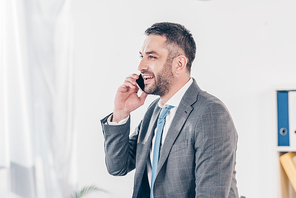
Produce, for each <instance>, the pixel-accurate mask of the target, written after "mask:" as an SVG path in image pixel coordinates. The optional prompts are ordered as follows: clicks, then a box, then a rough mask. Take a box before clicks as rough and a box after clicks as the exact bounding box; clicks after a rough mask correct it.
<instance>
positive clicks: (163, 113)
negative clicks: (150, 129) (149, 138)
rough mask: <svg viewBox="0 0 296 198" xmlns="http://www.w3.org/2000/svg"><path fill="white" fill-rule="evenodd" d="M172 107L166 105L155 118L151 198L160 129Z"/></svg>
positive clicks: (160, 135)
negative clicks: (156, 118)
mask: <svg viewBox="0 0 296 198" xmlns="http://www.w3.org/2000/svg"><path fill="white" fill-rule="evenodd" d="M171 108H173V106H171V105H170V106H168V107H166V108H164V109H162V110H161V112H160V115H159V117H158V120H157V126H156V134H155V140H154V150H153V160H152V177H151V185H150V188H151V190H150V198H153V186H154V180H155V176H156V170H157V165H158V160H159V151H160V143H161V137H162V131H163V127H164V124H165V117H166V115H167V113H168V112H169V110H170V109H171Z"/></svg>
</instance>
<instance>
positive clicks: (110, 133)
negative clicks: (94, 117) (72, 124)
mask: <svg viewBox="0 0 296 198" xmlns="http://www.w3.org/2000/svg"><path fill="white" fill-rule="evenodd" d="M109 116H110V115H109ZM109 116H107V117H105V118H104V119H102V120H101V125H102V130H103V135H104V139H105V142H104V150H105V163H106V166H107V170H108V172H109V173H110V174H111V175H114V176H123V175H126V174H127V173H128V172H130V171H132V170H133V169H134V168H135V164H136V147H137V137H138V129H139V128H140V125H141V123H140V124H139V127H138V128H137V129H136V130H135V132H134V133H133V134H132V135H131V136H130V137H129V133H130V118H129V119H128V121H127V122H126V123H125V124H123V125H108V124H107V119H108V117H109Z"/></svg>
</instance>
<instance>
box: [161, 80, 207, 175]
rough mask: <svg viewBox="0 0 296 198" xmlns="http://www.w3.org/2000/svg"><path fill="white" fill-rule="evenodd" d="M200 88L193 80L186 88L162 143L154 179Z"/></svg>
mask: <svg viewBox="0 0 296 198" xmlns="http://www.w3.org/2000/svg"><path fill="white" fill-rule="evenodd" d="M200 91H201V90H200V88H199V87H198V86H197V84H196V81H195V80H194V81H193V83H192V85H191V86H190V87H189V88H188V90H187V91H186V93H185V94H184V96H183V98H182V100H181V102H180V104H179V106H178V109H177V111H176V114H175V116H174V119H173V121H172V123H171V126H170V128H169V130H168V134H167V136H166V139H165V141H164V144H163V147H162V149H161V151H160V159H159V162H158V167H157V173H156V177H157V175H158V173H159V171H160V170H161V168H162V166H163V164H164V163H165V161H166V160H167V158H168V155H169V153H170V151H171V148H172V146H173V144H174V142H175V140H176V139H177V137H178V135H179V133H180V132H181V130H182V127H183V125H184V124H185V122H186V120H187V118H188V116H189V115H190V113H191V111H192V110H193V108H192V106H191V105H192V104H193V103H195V102H196V100H197V96H198V93H199V92H200Z"/></svg>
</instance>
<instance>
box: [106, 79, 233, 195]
mask: <svg viewBox="0 0 296 198" xmlns="http://www.w3.org/2000/svg"><path fill="white" fill-rule="evenodd" d="M157 103H158V100H156V101H154V102H153V103H152V104H151V105H150V106H149V108H148V110H147V111H146V113H145V115H144V117H143V120H142V121H141V123H140V124H139V125H138V127H137V129H136V130H135V132H134V133H133V134H132V135H130V136H129V133H130V121H128V122H127V123H126V124H124V125H120V126H113V125H108V124H106V121H107V118H108V116H107V117H105V118H104V119H102V120H101V123H102V128H103V133H104V138H105V154H106V155H105V156H106V157H105V161H106V166H107V169H108V172H109V173H110V174H112V175H125V174H127V173H128V172H130V171H132V170H133V169H135V168H136V172H135V176H134V192H133V196H132V197H133V198H136V197H138V194H139V190H140V185H141V182H142V178H143V176H144V172H145V173H146V171H145V170H146V166H147V160H148V156H149V152H150V147H151V141H152V137H153V135H154V134H153V133H154V129H155V125H156V120H157V117H158V114H159V112H160V108H159V107H158V105H157ZM237 140H238V138H237V132H236V129H235V127H234V124H233V121H232V119H231V117H230V114H229V112H228V110H227V109H226V107H225V106H224V104H223V103H222V102H221V101H220V100H219V99H217V98H216V97H214V96H212V95H210V94H208V93H206V92H204V91H202V90H201V89H200V88H199V87H198V85H197V84H196V82H195V80H194V82H193V84H192V85H191V86H190V87H189V88H188V90H187V92H186V93H185V95H184V96H183V98H182V100H181V102H180V105H179V107H178V109H177V111H176V114H175V117H174V119H173V121H172V124H171V126H170V128H169V131H168V133H167V137H166V139H165V141H164V144H163V145H162V148H161V151H160V159H159V164H158V170H157V175H156V179H155V185H154V197H155V198H165V197H166V198H173V197H176V198H190V197H199V198H209V197H211V198H219V197H221V198H238V190H237V186H236V178H235V174H236V171H235V163H236V148H237Z"/></svg>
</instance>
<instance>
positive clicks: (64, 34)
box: [0, 0, 296, 198]
mask: <svg viewBox="0 0 296 198" xmlns="http://www.w3.org/2000/svg"><path fill="white" fill-rule="evenodd" d="M0 2H1V4H0V17H1V18H0V197H1V198H2V197H4V198H6V197H9V198H10V197H12V198H27V197H28V198H35V197H38V198H61V197H69V195H71V194H72V193H73V192H75V191H77V190H78V191H79V190H80V189H82V188H83V187H85V186H89V185H95V186H97V187H98V188H101V189H103V190H105V191H107V192H103V191H98V192H94V193H92V194H89V196H88V197H106V198H118V197H123V198H127V197H131V194H132V190H133V189H132V188H133V174H134V172H131V173H129V174H128V175H127V176H124V177H113V176H110V175H109V174H108V173H107V170H106V167H105V162H104V148H103V146H104V140H103V135H102V131H101V126H100V119H102V118H103V117H105V116H106V115H107V114H109V113H111V112H112V109H113V99H114V96H115V93H116V90H117V88H118V86H120V85H121V83H122V82H123V81H124V79H125V77H126V76H128V75H130V74H131V73H137V72H138V71H137V67H138V64H139V61H140V57H139V53H138V52H139V49H140V48H141V46H142V43H143V41H144V39H145V36H144V31H145V30H146V29H147V28H148V27H149V26H151V25H152V24H153V23H155V22H161V21H169V22H176V23H181V24H183V25H184V26H185V27H186V28H187V29H189V30H190V31H191V32H192V34H193V36H194V38H195V41H196V43H197V47H198V50H197V56H196V59H195V61H194V63H193V66H192V77H194V78H195V79H196V80H197V82H198V84H199V86H200V87H201V88H202V89H203V90H206V91H207V92H209V93H211V94H213V95H215V96H217V97H218V98H220V99H221V100H222V101H223V102H224V103H225V104H226V106H227V107H228V109H229V111H230V113H231V115H232V117H233V120H234V123H235V125H236V128H237V131H238V135H239V142H238V150H237V165H236V169H237V181H238V189H239V194H240V195H242V196H245V197H247V198H262V197H269V198H275V197H280V177H279V172H280V165H279V160H278V156H279V155H278V152H277V110H276V89H278V88H294V89H296V78H295V73H296V56H295V54H296V23H295V18H296V12H295V9H296V1H292V0H248V1H247V0H242V1H235V0H220V1H215V0H212V1H210V0H209V1H206V0H204V1H202V0H183V1H180V0H163V1H159V0H158V1H156V0H151V1H139V0H126V1H120V0H114V1H97V0H83V1H81V0H80V1H79V0H51V1H45V0H43V1H42V0H0ZM154 99H155V96H148V98H147V100H146V103H145V105H144V106H142V107H141V108H139V109H137V110H136V111H135V112H133V113H132V129H133V128H135V127H136V126H137V124H138V123H139V122H140V120H141V117H142V115H143V113H144V112H145V110H146V108H147V106H148V105H149V104H150V102H152V101H153V100H154Z"/></svg>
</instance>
